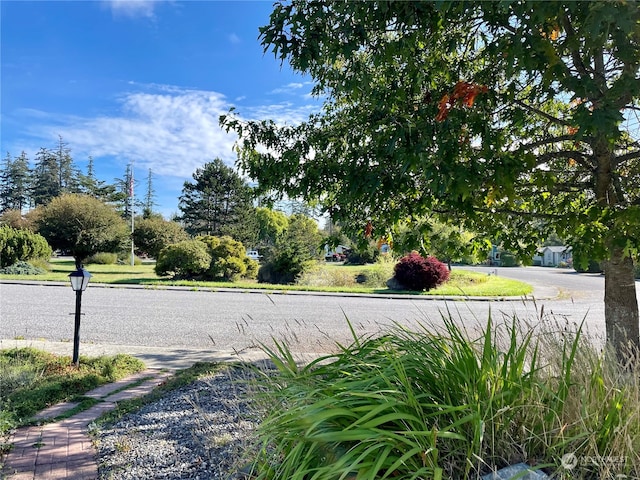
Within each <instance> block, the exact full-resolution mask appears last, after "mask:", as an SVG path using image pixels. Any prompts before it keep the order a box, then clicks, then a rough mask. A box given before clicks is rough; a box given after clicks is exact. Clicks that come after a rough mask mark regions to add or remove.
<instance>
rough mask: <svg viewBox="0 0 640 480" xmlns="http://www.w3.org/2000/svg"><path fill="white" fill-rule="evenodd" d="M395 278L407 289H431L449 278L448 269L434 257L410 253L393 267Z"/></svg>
mask: <svg viewBox="0 0 640 480" xmlns="http://www.w3.org/2000/svg"><path fill="white" fill-rule="evenodd" d="M394 273H395V275H394V276H395V279H396V280H397V281H398V282H399V283H400V284H401V285H402V286H403V287H405V288H407V289H409V290H417V291H422V290H431V289H432V288H435V287H437V286H438V285H440V284H442V283H444V282H446V281H447V280H449V269H448V268H447V266H446V265H445V264H444V263H442V262H441V261H440V260H438V259H437V258H436V257H426V258H425V257H423V256H421V255H420V254H418V253H415V252H413V253H410V254H409V255H407V256H405V257H402V258H401V259H400V260H399V261H398V263H397V264H396V266H395V268H394Z"/></svg>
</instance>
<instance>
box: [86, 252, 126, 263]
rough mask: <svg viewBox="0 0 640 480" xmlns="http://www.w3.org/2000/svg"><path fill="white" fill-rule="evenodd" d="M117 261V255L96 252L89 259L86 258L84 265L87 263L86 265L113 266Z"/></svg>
mask: <svg viewBox="0 0 640 480" xmlns="http://www.w3.org/2000/svg"><path fill="white" fill-rule="evenodd" d="M117 261H118V254H117V253H110V252H98V253H94V254H93V255H91V256H90V257H89V258H87V260H86V261H85V263H88V264H90V263H93V264H96V265H113V264H115V263H117Z"/></svg>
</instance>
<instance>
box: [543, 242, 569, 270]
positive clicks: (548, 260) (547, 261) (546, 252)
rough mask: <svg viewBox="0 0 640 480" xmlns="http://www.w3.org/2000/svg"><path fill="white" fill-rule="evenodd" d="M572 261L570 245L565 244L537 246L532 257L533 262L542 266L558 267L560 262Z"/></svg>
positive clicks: (567, 262)
mask: <svg viewBox="0 0 640 480" xmlns="http://www.w3.org/2000/svg"><path fill="white" fill-rule="evenodd" d="M572 262H573V256H572V255H571V247H567V246H565V245H561V246H552V247H542V248H539V249H538V254H537V255H535V256H534V257H533V264H534V265H542V266H543V267H558V266H559V265H560V264H561V263H564V264H566V265H570V264H571V263H572Z"/></svg>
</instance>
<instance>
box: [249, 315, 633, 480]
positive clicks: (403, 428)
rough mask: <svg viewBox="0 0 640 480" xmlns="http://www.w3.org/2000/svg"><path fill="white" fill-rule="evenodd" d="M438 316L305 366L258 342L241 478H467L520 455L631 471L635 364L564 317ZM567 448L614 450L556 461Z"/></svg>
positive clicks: (587, 468)
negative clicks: (249, 444) (459, 319)
mask: <svg viewBox="0 0 640 480" xmlns="http://www.w3.org/2000/svg"><path fill="white" fill-rule="evenodd" d="M443 321H444V328H438V327H435V326H433V325H425V326H423V327H422V328H420V329H418V330H415V331H411V330H405V329H402V328H401V327H396V328H394V329H392V330H391V331H389V332H388V333H387V334H386V335H384V336H382V337H380V338H370V337H365V338H355V339H354V343H353V344H352V345H350V346H346V347H344V346H338V348H339V351H338V353H336V354H334V355H329V356H326V357H323V358H320V359H318V360H316V361H314V362H311V363H310V364H309V365H306V366H303V367H300V366H299V364H298V363H297V362H296V361H295V359H294V356H293V354H292V353H291V351H290V350H289V349H288V347H287V346H286V345H282V344H279V343H276V345H275V348H274V349H268V348H266V347H265V350H266V351H267V353H268V354H269V355H270V356H271V360H272V361H273V364H274V365H275V368H276V371H275V372H272V371H269V372H266V373H265V374H264V376H263V377H262V381H261V383H260V385H259V387H258V388H259V391H262V392H263V393H262V395H261V396H260V397H259V400H260V401H261V405H263V406H264V409H265V411H266V419H265V420H264V421H263V422H262V424H261V426H260V427H259V432H258V433H259V440H260V443H259V444H258V445H257V448H256V449H250V450H248V451H247V461H248V462H249V463H250V465H252V466H253V468H252V472H251V473H252V474H253V476H252V477H251V478H255V479H256V480H272V479H273V480H275V479H282V478H291V479H303V478H315V479H317V480H325V479H326V480H329V479H336V478H345V479H346V478H362V479H378V478H406V479H418V478H478V477H479V476H480V475H483V474H486V473H488V472H490V471H491V470H493V469H499V468H502V467H505V466H507V465H510V464H514V463H517V462H522V461H524V462H530V463H531V462H533V463H535V464H536V465H537V466H538V467H546V468H548V469H549V470H550V472H551V473H555V474H557V475H559V476H560V478H568V473H570V475H571V478H575V479H585V480H586V479H589V478H613V477H614V476H615V475H623V474H624V475H627V476H630V477H637V476H638V474H640V458H639V457H638V455H637V452H638V448H639V447H640V423H639V420H640V418H639V415H640V408H639V407H640V405H639V404H638V402H639V401H640V383H639V382H638V376H637V374H638V370H637V368H638V365H636V366H635V367H634V368H636V370H634V373H633V374H632V375H627V374H626V373H625V372H624V370H623V369H621V368H620V367H619V366H618V365H617V364H615V363H613V364H612V363H610V362H608V361H607V360H606V359H605V358H604V357H603V356H602V355H601V354H600V353H599V348H596V347H595V346H593V345H591V344H589V343H588V340H587V338H586V337H583V336H582V335H581V333H580V331H579V330H578V331H577V332H576V331H575V330H574V329H572V328H570V327H568V326H566V325H557V326H555V327H551V328H549V329H548V330H545V331H540V329H536V330H533V329H528V328H526V327H524V328H519V327H518V326H519V325H521V324H522V323H521V321H519V320H518V319H516V318H514V319H513V321H512V322H509V323H507V324H504V325H498V326H494V324H493V322H492V320H491V319H489V320H488V322H487V324H486V327H485V328H484V329H481V331H480V332H479V333H476V331H474V333H473V334H470V333H467V332H466V331H465V330H464V329H463V328H462V327H458V326H457V323H456V322H454V320H453V319H451V318H449V317H445V318H443ZM556 327H557V328H558V329H559V330H560V331H563V332H564V335H563V336H559V335H558V334H557V332H556V331H554V330H555V328H556ZM470 335H472V336H470ZM273 405H278V408H273ZM567 453H573V454H575V455H577V456H578V458H587V457H590V458H594V459H595V458H606V457H607V456H608V457H609V458H614V457H615V458H617V459H619V458H624V459H625V462H609V463H607V462H602V463H601V464H600V465H580V466H579V467H577V468H576V469H574V470H572V471H571V472H567V471H566V470H563V469H562V467H561V458H562V456H563V455H564V454H567ZM534 460H535V461H534Z"/></svg>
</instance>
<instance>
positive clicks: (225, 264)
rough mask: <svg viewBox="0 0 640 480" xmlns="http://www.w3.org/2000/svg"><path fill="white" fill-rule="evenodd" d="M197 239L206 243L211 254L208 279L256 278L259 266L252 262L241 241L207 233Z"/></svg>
mask: <svg viewBox="0 0 640 480" xmlns="http://www.w3.org/2000/svg"><path fill="white" fill-rule="evenodd" d="M196 239H197V240H198V241H200V242H202V243H203V244H204V245H206V247H207V252H209V255H211V264H210V265H209V269H208V270H207V273H206V276H207V278H208V279H210V280H219V279H222V280H228V281H235V280H237V279H238V278H240V277H244V278H252V277H253V278H255V276H256V274H257V270H258V269H257V266H254V265H253V264H252V263H250V262H252V260H251V259H250V258H248V257H247V253H246V249H245V248H244V245H242V243H241V242H239V241H237V240H234V239H233V238H231V237H229V236H227V235H224V236H222V237H216V236H212V235H205V236H200V237H196Z"/></svg>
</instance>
